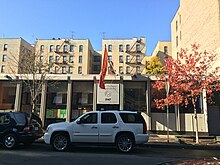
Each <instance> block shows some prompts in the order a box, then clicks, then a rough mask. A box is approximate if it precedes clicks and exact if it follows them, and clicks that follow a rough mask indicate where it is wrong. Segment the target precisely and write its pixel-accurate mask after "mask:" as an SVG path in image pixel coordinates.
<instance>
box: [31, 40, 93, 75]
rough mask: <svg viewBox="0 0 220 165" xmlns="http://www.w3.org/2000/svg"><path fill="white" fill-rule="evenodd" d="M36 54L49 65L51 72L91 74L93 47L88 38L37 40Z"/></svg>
mask: <svg viewBox="0 0 220 165" xmlns="http://www.w3.org/2000/svg"><path fill="white" fill-rule="evenodd" d="M35 55H36V56H37V57H39V58H38V59H39V60H40V61H42V62H43V63H44V64H50V63H51V64H53V65H51V66H49V69H48V70H49V73H55V74H67V73H69V74H91V73H92V72H93V70H92V58H93V55H94V50H93V47H92V45H91V43H90V41H89V40H88V39H85V40H81V39H80V40H78V39H55V38H54V39H50V40H48V39H45V40H37V41H36V46H35Z"/></svg>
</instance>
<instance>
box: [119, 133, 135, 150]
mask: <svg viewBox="0 0 220 165" xmlns="http://www.w3.org/2000/svg"><path fill="white" fill-rule="evenodd" d="M116 146H117V149H118V150H119V151H121V152H124V153H126V152H130V151H132V150H133V148H134V139H133V138H132V137H131V136H129V135H120V136H119V137H118V138H117V140H116Z"/></svg>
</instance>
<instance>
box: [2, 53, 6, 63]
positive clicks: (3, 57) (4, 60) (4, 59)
mask: <svg viewBox="0 0 220 165" xmlns="http://www.w3.org/2000/svg"><path fill="white" fill-rule="evenodd" d="M6 59H7V56H6V55H5V54H3V56H2V62H6Z"/></svg>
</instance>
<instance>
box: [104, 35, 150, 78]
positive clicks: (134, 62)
mask: <svg viewBox="0 0 220 165" xmlns="http://www.w3.org/2000/svg"><path fill="white" fill-rule="evenodd" d="M105 45H106V47H107V51H108V60H109V62H112V64H113V68H114V70H115V73H116V74H143V73H145V67H146V61H145V56H146V38H144V37H141V38H139V39H138V38H131V39H103V40H102V52H103V53H102V55H103V56H104V50H105V49H104V48H105Z"/></svg>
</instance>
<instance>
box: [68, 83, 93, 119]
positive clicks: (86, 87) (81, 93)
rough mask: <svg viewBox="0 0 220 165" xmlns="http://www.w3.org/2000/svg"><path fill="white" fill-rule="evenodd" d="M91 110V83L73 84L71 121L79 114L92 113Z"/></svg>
mask: <svg viewBox="0 0 220 165" xmlns="http://www.w3.org/2000/svg"><path fill="white" fill-rule="evenodd" d="M92 109H93V82H85V81H84V82H82V81H74V82H73V91H72V113H71V119H72V120H74V119H76V118H77V117H78V116H80V115H81V114H83V113H85V112H88V111H92Z"/></svg>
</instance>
